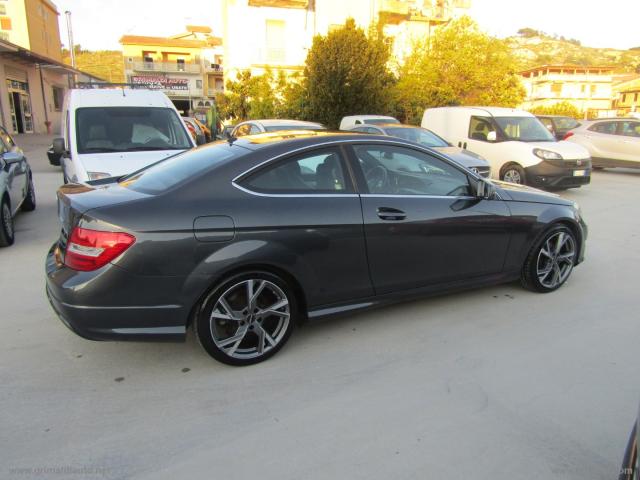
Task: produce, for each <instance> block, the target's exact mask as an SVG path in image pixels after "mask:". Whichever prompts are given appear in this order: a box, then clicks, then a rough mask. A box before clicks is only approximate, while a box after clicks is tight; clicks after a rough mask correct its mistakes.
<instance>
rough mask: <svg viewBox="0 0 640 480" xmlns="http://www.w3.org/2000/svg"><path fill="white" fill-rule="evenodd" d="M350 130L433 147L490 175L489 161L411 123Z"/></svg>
mask: <svg viewBox="0 0 640 480" xmlns="http://www.w3.org/2000/svg"><path fill="white" fill-rule="evenodd" d="M351 131H352V132H361V133H372V134H374V135H389V136H391V137H398V138H402V139H404V140H409V141H410V142H416V143H419V144H420V145H424V146H426V147H431V148H434V149H436V150H437V151H439V152H440V153H444V154H445V155H447V156H448V157H449V158H451V159H452V160H454V161H455V162H458V163H459V164H460V165H462V166H463V167H465V168H468V169H469V170H471V171H472V172H475V173H477V174H479V175H480V176H482V177H484V178H489V177H490V176H491V167H490V166H489V162H487V161H486V160H485V159H484V158H482V157H481V156H480V155H478V154H475V153H473V152H470V151H469V150H464V149H462V148H458V147H454V146H453V145H451V144H450V143H449V142H447V141H446V140H445V139H444V138H442V137H439V136H438V135H436V134H435V133H433V132H432V131H431V130H427V129H426V128H422V127H416V126H413V125H401V124H399V123H386V124H378V125H358V126H357V127H354V128H352V129H351Z"/></svg>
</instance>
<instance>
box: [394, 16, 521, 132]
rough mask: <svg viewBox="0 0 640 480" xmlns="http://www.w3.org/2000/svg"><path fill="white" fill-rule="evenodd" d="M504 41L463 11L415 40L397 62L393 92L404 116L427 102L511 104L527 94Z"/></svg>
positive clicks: (412, 118) (417, 114)
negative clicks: (402, 60) (400, 63)
mask: <svg viewBox="0 0 640 480" xmlns="http://www.w3.org/2000/svg"><path fill="white" fill-rule="evenodd" d="M517 69H518V64H517V60H516V58H515V57H514V56H513V54H512V53H511V50H510V49H509V47H508V45H507V43H506V42H505V41H503V40H499V39H496V38H493V37H491V36H489V35H487V34H485V33H483V32H482V31H480V29H479V28H478V26H477V24H476V23H475V22H474V21H473V20H471V19H470V18H469V17H461V18H460V19H457V20H454V21H452V22H451V23H450V24H449V25H447V26H446V27H443V28H442V29H440V30H437V31H436V33H435V34H434V35H433V36H432V38H431V41H430V42H429V40H428V39H427V40H424V41H421V42H417V43H416V44H415V46H414V49H413V52H412V53H411V54H410V55H409V57H408V58H407V60H406V62H405V64H404V65H403V66H402V67H401V68H400V75H399V79H398V84H397V87H396V94H395V98H396V101H397V105H398V108H399V109H400V111H401V112H402V116H403V117H404V118H405V119H406V120H407V121H409V122H410V123H418V122H419V121H420V119H421V118H422V114H423V112H424V109H425V108H428V107H437V106H446V105H493V106H506V107H514V106H517V105H518V104H519V103H521V102H522V100H523V99H524V96H525V91H524V87H523V86H522V83H521V82H520V78H519V76H518V74H517Z"/></svg>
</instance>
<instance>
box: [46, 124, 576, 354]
mask: <svg viewBox="0 0 640 480" xmlns="http://www.w3.org/2000/svg"><path fill="white" fill-rule="evenodd" d="M103 182H104V184H103V185H93V186H90V185H77V184H70V185H66V186H63V187H61V188H60V190H59V191H58V202H59V215H60V219H61V221H62V231H61V234H60V238H59V240H58V241H56V243H55V244H54V245H53V246H52V247H51V250H50V251H49V254H48V256H47V261H46V281H47V294H48V296H49V300H50V302H51V305H52V306H53V308H54V309H55V311H56V312H57V313H58V315H59V316H60V318H61V319H62V321H63V322H64V323H65V324H66V325H67V326H68V327H69V328H71V329H72V330H74V331H75V332H76V333H78V334H79V335H81V336H83V337H85V338H89V339H93V340H182V339H184V337H185V332H186V329H187V326H189V325H193V327H194V330H195V332H196V334H197V336H198V338H199V339H200V342H201V343H202V345H203V347H204V348H205V349H206V351H207V352H208V353H209V354H211V355H212V356H213V357H215V358H217V359H218V360H220V361H222V362H225V363H229V364H234V365H245V364H250V363H255V362H258V361H261V360H264V359H266V358H268V357H270V356H271V355H273V354H275V353H276V352H277V351H278V350H279V349H280V348H281V347H282V346H283V344H284V343H285V342H286V341H287V339H288V338H289V335H290V334H291V331H292V328H293V326H294V324H296V323H298V322H300V321H302V320H305V319H315V318H319V317H325V316H328V315H333V314H338V313H345V312H350V311H355V310H359V309H363V308H369V307H374V306H377V305H382V304H385V303H389V302H395V301H398V300H401V299H406V298H412V297H418V296H423V295H429V294H435V293H438V292H443V291H451V290H456V289H461V288H468V287H475V286H481V285H487V284H494V283H500V282H508V281H513V280H516V279H520V280H521V281H522V283H523V284H524V285H525V286H526V287H527V288H530V289H532V290H535V291H538V292H551V291H554V290H556V289H557V288H559V287H560V286H561V285H562V284H563V283H564V282H565V281H566V280H567V278H568V277H569V275H570V274H571V272H572V269H573V267H574V266H575V265H577V264H578V263H580V262H581V261H582V259H583V255H584V242H585V238H586V233H587V230H586V226H585V224H584V222H583V220H582V217H581V214H580V211H579V209H578V208H577V206H576V205H575V204H574V203H573V202H570V201H568V200H564V199H562V198H560V197H558V196H557V195H553V194H547V193H544V192H541V191H538V190H534V189H530V188H528V187H522V186H516V185H509V184H505V183H495V184H494V183H491V182H489V181H487V180H485V179H483V178H481V177H480V176H478V175H476V174H474V173H472V172H470V171H468V170H466V169H464V168H463V167H461V166H460V165H459V164H457V163H455V162H453V161H451V160H450V159H448V158H447V157H445V156H443V155H441V154H440V153H438V152H437V151H435V150H433V149H429V148H426V147H421V146H419V145H416V144H414V143H409V142H405V141H403V140H400V139H396V138H392V137H384V136H377V135H366V136H365V135H361V134H348V133H342V134H329V133H326V132H308V133H300V134H292V133H291V132H287V133H286V134H283V135H281V136H278V135H275V134H272V133H270V134H261V135H255V136H248V137H243V138H239V139H232V140H230V141H229V142H218V143H215V144H210V145H207V146H203V147H200V148H198V149H196V150H193V151H190V152H188V153H184V154H180V155H177V156H175V157H172V158H170V159H167V160H164V161H162V162H159V163H157V164H155V165H153V166H151V167H150V168H147V169H144V170H141V171H139V172H137V173H135V174H132V175H129V176H126V177H123V178H121V179H120V180H119V181H117V182H115V183H109V182H108V180H104V181H103ZM80 285H81V286H82V288H79V286H80ZM397 321H401V319H397Z"/></svg>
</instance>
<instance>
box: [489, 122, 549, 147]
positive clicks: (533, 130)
mask: <svg viewBox="0 0 640 480" xmlns="http://www.w3.org/2000/svg"><path fill="white" fill-rule="evenodd" d="M493 118H494V120H495V121H496V123H497V124H498V125H499V126H500V128H501V129H502V131H503V132H504V134H505V137H506V140H518V141H520V142H555V141H556V139H555V138H554V136H553V135H552V134H551V133H550V132H549V130H547V128H546V127H545V126H544V125H543V124H542V122H540V120H538V119H537V118H536V117H493Z"/></svg>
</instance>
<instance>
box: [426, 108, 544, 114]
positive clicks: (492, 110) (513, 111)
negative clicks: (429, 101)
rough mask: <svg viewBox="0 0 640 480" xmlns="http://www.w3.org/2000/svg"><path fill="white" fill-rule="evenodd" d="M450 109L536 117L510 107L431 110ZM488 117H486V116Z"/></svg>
mask: <svg viewBox="0 0 640 480" xmlns="http://www.w3.org/2000/svg"><path fill="white" fill-rule="evenodd" d="M439 109H449V110H459V111H464V110H470V111H471V112H472V113H474V112H475V113H485V114H486V113H488V114H489V115H491V116H493V117H534V116H535V115H534V114H533V113H529V112H527V111H525V110H519V109H517V108H508V107H478V106H470V107H437V108H432V109H430V110H439ZM485 116H486V115H485Z"/></svg>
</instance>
